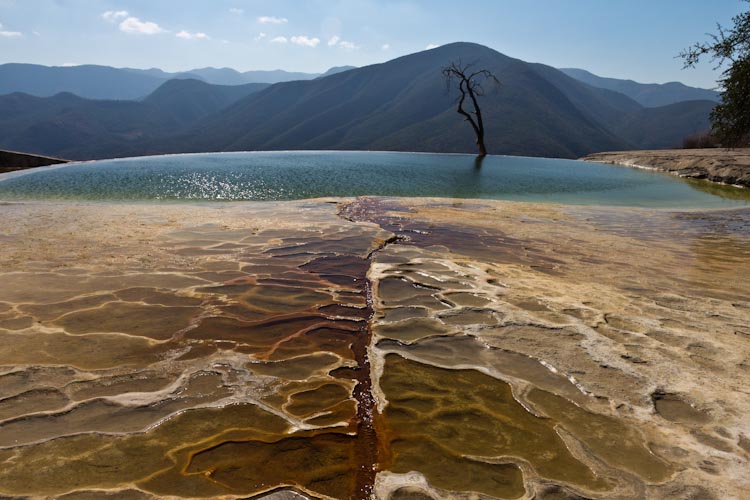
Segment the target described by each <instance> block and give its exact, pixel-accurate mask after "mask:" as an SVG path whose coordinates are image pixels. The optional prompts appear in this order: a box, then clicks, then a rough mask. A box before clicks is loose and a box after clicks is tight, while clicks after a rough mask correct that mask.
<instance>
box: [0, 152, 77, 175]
mask: <svg viewBox="0 0 750 500" xmlns="http://www.w3.org/2000/svg"><path fill="white" fill-rule="evenodd" d="M69 161H70V160H63V159H62V158H52V157H49V156H40V155H33V154H28V153H19V152H17V151H5V150H2V149H0V174H3V173H5V172H13V171H14V170H23V169H26V168H35V167H46V166H47V165H57V164H59V163H68V162H69Z"/></svg>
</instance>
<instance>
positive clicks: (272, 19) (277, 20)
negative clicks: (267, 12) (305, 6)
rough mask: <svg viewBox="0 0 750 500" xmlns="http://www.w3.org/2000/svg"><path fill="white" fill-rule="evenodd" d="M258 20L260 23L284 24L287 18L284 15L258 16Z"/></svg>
mask: <svg viewBox="0 0 750 500" xmlns="http://www.w3.org/2000/svg"><path fill="white" fill-rule="evenodd" d="M258 22H259V23H261V24H284V23H288V22H289V19H287V18H286V17H276V16H260V17H259V18H258Z"/></svg>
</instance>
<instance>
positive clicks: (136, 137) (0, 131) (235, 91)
mask: <svg viewBox="0 0 750 500" xmlns="http://www.w3.org/2000/svg"><path fill="white" fill-rule="evenodd" d="M267 86H268V85H267V84H247V85H242V86H220V85H210V84H208V83H205V82H201V81H198V80H170V81H168V82H166V83H164V84H163V85H162V86H161V87H159V88H158V89H157V90H156V91H154V92H153V93H152V94H151V95H149V96H148V97H147V98H146V99H144V100H143V101H111V100H90V99H84V98H82V97H78V96H75V95H73V94H70V93H60V94H57V95H55V96H52V97H36V96H31V95H28V94H22V93H14V94H10V95H4V96H0V147H3V148H6V149H13V150H21V151H33V152H35V153H41V154H46V155H53V156H61V157H65V158H70V159H91V158H103V157H109V156H118V155H122V154H125V153H126V152H130V151H135V152H137V153H139V154H142V153H145V152H147V151H146V150H144V149H143V144H144V143H145V142H147V141H154V140H156V139H158V138H160V137H168V136H171V135H174V134H175V133H178V132H181V131H185V130H186V129H187V128H189V127H191V126H193V125H194V124H195V123H197V122H198V121H199V120H201V119H203V118H205V117H207V116H209V115H212V114H215V113H217V112H218V111H220V110H221V109H223V108H225V107H227V106H229V105H231V104H232V103H233V102H236V101H237V100H239V99H241V98H243V97H246V96H248V95H249V94H251V93H253V92H257V91H259V90H261V89H263V88H265V87H267Z"/></svg>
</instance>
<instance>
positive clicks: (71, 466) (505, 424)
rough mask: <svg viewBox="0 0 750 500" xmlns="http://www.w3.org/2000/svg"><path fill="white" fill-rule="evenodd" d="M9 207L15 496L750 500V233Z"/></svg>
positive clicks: (466, 214)
mask: <svg viewBox="0 0 750 500" xmlns="http://www.w3.org/2000/svg"><path fill="white" fill-rule="evenodd" d="M332 201H335V203H330V202H325V201H310V202H293V203H238V204H221V205H204V206H200V205H177V204H175V205H158V206H157V205H147V204H144V205H137V204H136V205H117V204H108V205H102V204H77V203H59V204H52V203H34V204H28V205H27V204H10V205H5V206H3V215H4V224H3V227H2V229H0V242H2V245H0V283H2V284H3V286H2V287H0V339H1V340H2V342H0V495H6V496H11V497H14V496H15V497H35V498H36V497H58V498H161V497H183V498H201V497H202V498H215V497H222V498H248V497H258V498H273V499H296V498H306V497H311V498H367V497H370V496H373V497H375V498H383V499H403V498H435V499H438V498H489V497H493V498H540V499H553V498H565V499H573V498H690V497H695V498H742V495H743V494H744V492H745V491H747V490H748V488H750V478H749V477H748V475H747V470H748V469H749V468H750V451H749V450H750V444H748V443H750V438H749V437H748V436H750V421H749V420H748V418H747V415H748V412H750V403H749V402H748V401H750V398H748V392H747V387H750V329H749V328H748V326H747V325H750V279H748V278H750V274H748V273H750V271H748V270H750V231H749V230H748V229H750V211H748V210H739V211H727V212H709V213H698V212H686V213H672V212H666V211H653V210H635V209H609V208H581V207H579V208H571V207H557V206H552V205H529V204H518V203H505V202H490V201H482V202H478V201H477V202H475V201H471V202H465V201H460V202H459V201H452V200H431V199H421V200H415V199H399V200H388V199H368V198H363V199H357V200H332Z"/></svg>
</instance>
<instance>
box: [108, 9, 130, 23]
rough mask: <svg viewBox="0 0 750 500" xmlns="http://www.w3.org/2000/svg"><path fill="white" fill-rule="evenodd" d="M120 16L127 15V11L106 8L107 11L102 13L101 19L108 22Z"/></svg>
mask: <svg viewBox="0 0 750 500" xmlns="http://www.w3.org/2000/svg"><path fill="white" fill-rule="evenodd" d="M121 17H128V11H127V10H108V11H107V12H103V13H102V19H104V20H105V21H108V22H110V23H113V22H115V21H117V20H118V19H119V18H121Z"/></svg>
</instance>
